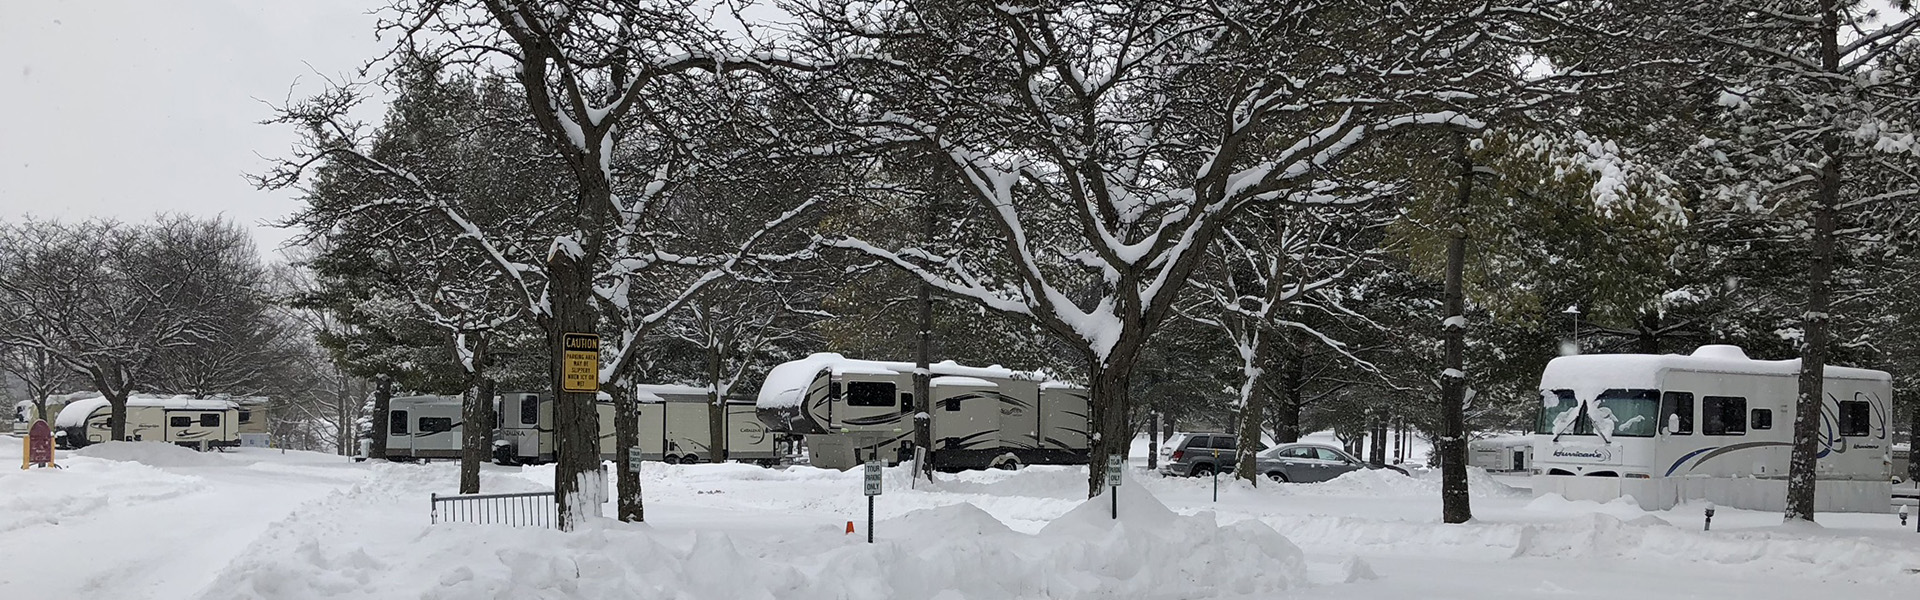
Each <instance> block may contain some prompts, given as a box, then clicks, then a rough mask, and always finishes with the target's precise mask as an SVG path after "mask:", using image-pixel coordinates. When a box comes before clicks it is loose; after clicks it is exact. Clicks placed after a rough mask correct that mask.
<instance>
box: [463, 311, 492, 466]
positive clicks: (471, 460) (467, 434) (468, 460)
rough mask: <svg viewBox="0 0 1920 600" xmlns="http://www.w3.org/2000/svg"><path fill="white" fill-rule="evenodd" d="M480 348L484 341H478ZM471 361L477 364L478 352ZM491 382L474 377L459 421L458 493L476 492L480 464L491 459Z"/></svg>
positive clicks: (490, 380) (483, 376) (484, 378)
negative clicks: (460, 438) (460, 421)
mask: <svg viewBox="0 0 1920 600" xmlns="http://www.w3.org/2000/svg"><path fill="white" fill-rule="evenodd" d="M482 344H483V345H484V344H485V342H482ZM475 354H476V357H475V362H480V361H479V358H478V354H479V353H478V352H476V353H475ZM493 402H494V383H493V380H492V379H488V378H487V377H486V376H485V375H478V376H476V377H474V382H473V390H472V396H471V397H469V398H467V405H466V410H465V414H464V415H462V416H461V420H462V421H465V422H464V423H462V424H461V430H460V435H461V437H462V438H463V439H462V443H461V449H460V493H462V494H478V493H480V465H482V464H485V463H487V462H488V461H489V460H492V458H493V422H494V416H493V415H494V408H493Z"/></svg>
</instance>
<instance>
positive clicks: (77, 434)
mask: <svg viewBox="0 0 1920 600" xmlns="http://www.w3.org/2000/svg"><path fill="white" fill-rule="evenodd" d="M112 417H113V407H112V406H111V405H109V404H108V403H107V399H106V398H100V397H93V398H84V399H78V400H73V401H70V402H68V403H67V405H66V406H65V407H64V408H62V409H61V410H60V415H59V417H58V418H57V419H55V421H54V428H55V430H56V433H55V438H56V441H58V442H59V444H60V445H61V446H63V447H67V448H80V447H84V446H87V445H89V444H98V443H101V442H105V441H108V440H110V439H111V438H112V435H113V425H112V423H113V418H112ZM239 421H240V410H239V407H238V405H236V404H234V403H233V402H232V401H230V400H206V399H196V398H193V397H190V396H171V397H169V396H146V395H139V394H136V395H133V396H130V397H128V398H127V425H126V428H125V431H126V440H127V441H136V442H140V441H146V442H170V443H174V444H178V445H181V446H185V447H188V448H194V449H197V450H212V449H215V448H230V447H234V446H238V445H240V433H239Z"/></svg>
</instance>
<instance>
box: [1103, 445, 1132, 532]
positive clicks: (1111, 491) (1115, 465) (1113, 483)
mask: <svg viewBox="0 0 1920 600" xmlns="http://www.w3.org/2000/svg"><path fill="white" fill-rule="evenodd" d="M1126 464H1127V461H1126V458H1125V457H1122V456H1120V455H1118V454H1112V455H1108V456H1107V495H1109V496H1113V499H1112V501H1113V518H1114V519H1115V520H1118V519H1119V518H1120V470H1121V468H1122V467H1124V466H1125V465H1126Z"/></svg>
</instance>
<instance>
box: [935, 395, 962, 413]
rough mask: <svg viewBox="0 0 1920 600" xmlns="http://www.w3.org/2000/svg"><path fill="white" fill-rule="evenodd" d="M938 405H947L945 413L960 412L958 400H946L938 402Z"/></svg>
mask: <svg viewBox="0 0 1920 600" xmlns="http://www.w3.org/2000/svg"><path fill="white" fill-rule="evenodd" d="M940 403H941V404H945V405H947V412H960V399H959V398H948V399H946V400H942V401H940Z"/></svg>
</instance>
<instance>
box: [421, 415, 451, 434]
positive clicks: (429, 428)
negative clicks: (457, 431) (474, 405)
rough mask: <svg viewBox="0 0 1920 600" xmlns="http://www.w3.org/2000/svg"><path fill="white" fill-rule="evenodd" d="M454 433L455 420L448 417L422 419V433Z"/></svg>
mask: <svg viewBox="0 0 1920 600" xmlns="http://www.w3.org/2000/svg"><path fill="white" fill-rule="evenodd" d="M449 431H453V419H449V418H446V417H420V433H446V432H449Z"/></svg>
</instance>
